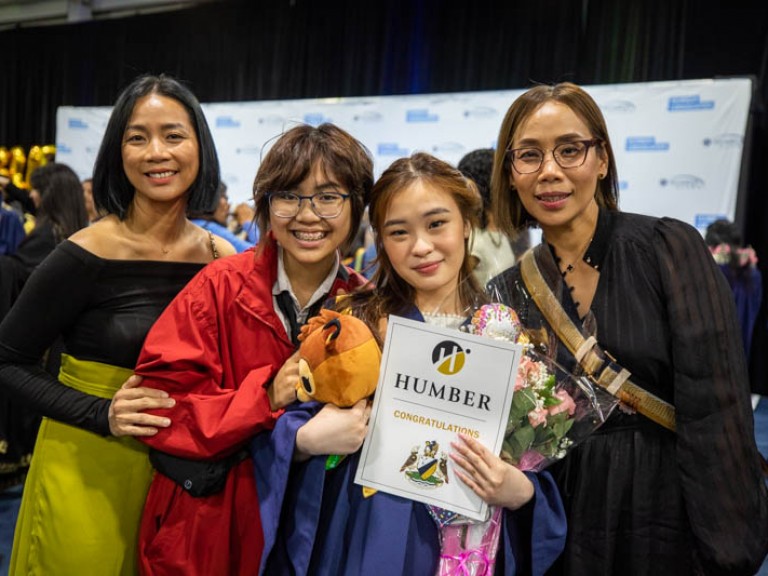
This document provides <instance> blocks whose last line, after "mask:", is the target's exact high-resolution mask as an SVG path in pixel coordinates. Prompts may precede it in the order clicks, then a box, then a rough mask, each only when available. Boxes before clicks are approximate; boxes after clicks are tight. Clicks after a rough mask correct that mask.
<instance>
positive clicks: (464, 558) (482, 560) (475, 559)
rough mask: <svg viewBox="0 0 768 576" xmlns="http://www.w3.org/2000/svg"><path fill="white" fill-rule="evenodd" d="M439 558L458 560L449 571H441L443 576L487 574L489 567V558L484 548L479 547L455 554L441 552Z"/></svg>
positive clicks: (480, 575) (483, 575) (477, 575)
mask: <svg viewBox="0 0 768 576" xmlns="http://www.w3.org/2000/svg"><path fill="white" fill-rule="evenodd" d="M440 558H441V559H443V560H453V561H454V562H458V564H456V566H455V567H454V568H453V569H452V571H451V572H442V574H443V576H449V575H450V576H454V575H455V576H488V574H489V572H490V569H491V559H490V558H489V556H488V554H486V553H485V550H482V549H479V548H476V549H474V550H466V551H464V552H460V553H459V554H456V555H455V556H454V555H450V554H441V555H440ZM473 565H474V566H473ZM472 568H479V569H480V570H481V571H480V572H473V571H472Z"/></svg>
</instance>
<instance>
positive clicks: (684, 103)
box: [667, 94, 715, 112]
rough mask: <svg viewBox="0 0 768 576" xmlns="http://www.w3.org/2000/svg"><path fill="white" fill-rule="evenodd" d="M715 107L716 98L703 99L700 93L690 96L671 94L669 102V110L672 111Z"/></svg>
mask: <svg viewBox="0 0 768 576" xmlns="http://www.w3.org/2000/svg"><path fill="white" fill-rule="evenodd" d="M714 107H715V101H714V100H702V99H701V95H700V94H692V95H690V96H671V97H670V98H669V101H668V102H667V110H669V111H670V112H685V111H688V110H712V109H714Z"/></svg>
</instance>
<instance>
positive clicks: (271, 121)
mask: <svg viewBox="0 0 768 576" xmlns="http://www.w3.org/2000/svg"><path fill="white" fill-rule="evenodd" d="M284 122H285V118H283V117H282V116H280V114H267V115H266V116H260V117H259V124H267V125H272V126H276V125H280V124H283V123H284Z"/></svg>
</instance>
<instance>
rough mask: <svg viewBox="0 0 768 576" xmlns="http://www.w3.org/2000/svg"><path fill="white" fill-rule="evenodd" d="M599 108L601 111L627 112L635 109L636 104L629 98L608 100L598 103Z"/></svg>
mask: <svg viewBox="0 0 768 576" xmlns="http://www.w3.org/2000/svg"><path fill="white" fill-rule="evenodd" d="M600 109H601V110H602V111H603V112H612V113H617V114H629V113H632V112H634V111H635V110H637V106H635V103H634V102H631V101H629V100H609V101H607V102H603V103H602V104H600Z"/></svg>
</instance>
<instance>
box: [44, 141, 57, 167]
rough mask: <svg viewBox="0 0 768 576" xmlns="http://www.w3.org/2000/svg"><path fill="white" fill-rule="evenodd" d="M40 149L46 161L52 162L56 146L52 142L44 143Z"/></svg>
mask: <svg viewBox="0 0 768 576" xmlns="http://www.w3.org/2000/svg"><path fill="white" fill-rule="evenodd" d="M41 149H42V151H43V156H45V159H46V163H48V162H53V161H54V160H55V158H56V146H54V145H53V144H46V145H45V146H41Z"/></svg>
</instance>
